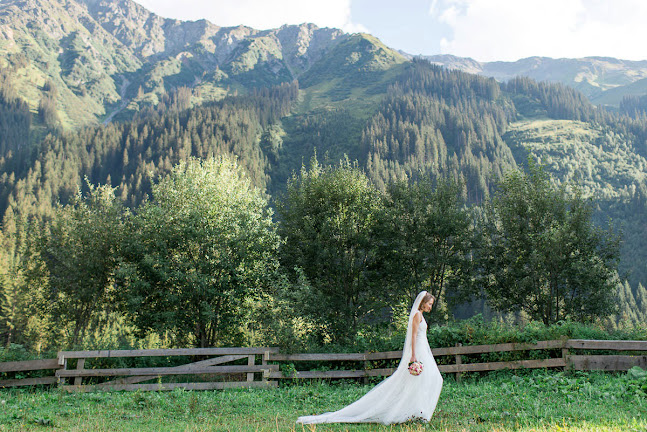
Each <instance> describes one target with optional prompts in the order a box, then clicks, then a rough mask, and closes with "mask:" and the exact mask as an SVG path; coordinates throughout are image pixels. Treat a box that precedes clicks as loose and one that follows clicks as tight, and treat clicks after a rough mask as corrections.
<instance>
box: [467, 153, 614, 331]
mask: <svg viewBox="0 0 647 432" xmlns="http://www.w3.org/2000/svg"><path fill="white" fill-rule="evenodd" d="M486 215H487V216H486V217H487V219H486V220H484V221H483V222H482V224H483V226H482V229H483V236H482V238H481V242H482V245H481V247H480V248H479V252H478V253H479V256H478V258H477V262H478V265H480V266H482V276H481V281H482V283H483V286H484V289H485V291H486V293H487V296H488V301H489V303H490V304H492V305H493V306H494V307H495V308H496V309H498V310H500V311H519V310H523V311H525V312H526V313H528V315H529V316H530V317H531V318H532V319H536V320H542V321H543V322H545V323H546V324H549V323H554V322H557V321H559V320H562V319H566V318H575V319H577V320H591V319H593V318H594V317H597V316H607V315H609V314H610V313H611V312H612V311H613V309H614V298H613V295H614V291H615V279H614V278H613V276H614V271H615V269H616V266H617V260H618V257H619V237H618V236H617V235H616V234H614V233H613V232H612V231H610V230H609V231H606V232H605V231H602V230H601V229H600V228H598V227H596V226H595V225H594V224H593V222H592V220H591V215H592V208H591V205H590V203H589V202H587V201H585V200H584V199H583V198H582V197H581V195H580V194H578V193H576V194H575V195H573V196H569V194H567V192H566V190H565V189H564V188H560V189H557V188H555V187H553V186H551V184H550V181H549V178H548V176H547V175H546V173H545V172H544V171H543V170H542V169H541V167H540V166H537V165H535V164H534V163H533V162H532V160H529V167H528V173H527V174H524V173H521V172H518V171H513V172H511V173H509V174H508V175H506V177H505V178H504V179H503V180H502V181H501V183H500V185H499V190H498V191H497V193H496V195H495V196H494V197H493V199H492V201H491V203H490V204H489V205H488V207H487V211H486Z"/></svg>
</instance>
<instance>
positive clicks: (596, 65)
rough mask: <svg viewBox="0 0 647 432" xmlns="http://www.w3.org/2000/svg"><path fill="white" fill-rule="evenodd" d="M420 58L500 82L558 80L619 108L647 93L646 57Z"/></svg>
mask: <svg viewBox="0 0 647 432" xmlns="http://www.w3.org/2000/svg"><path fill="white" fill-rule="evenodd" d="M421 57H422V58H424V59H426V60H427V61H429V62H431V63H433V64H438V65H442V66H445V67H448V68H451V69H458V70H461V71H464V72H468V73H476V74H480V75H484V76H489V77H493V78H495V79H496V80H498V81H507V80H509V79H511V78H514V77H516V76H526V77H529V78H532V79H534V80H536V81H550V82H559V83H562V84H565V85H568V86H570V87H573V88H574V89H576V90H578V91H580V92H582V93H583V94H585V95H586V96H587V97H588V98H589V99H590V100H591V102H593V103H594V104H602V105H610V106H614V107H617V106H618V105H619V103H620V101H621V100H622V97H623V96H629V95H634V96H635V95H642V94H645V93H646V92H647V84H646V83H647V81H641V80H643V79H645V78H647V60H644V61H630V60H619V59H615V58H610V57H584V58H577V59H568V58H560V59H553V58H549V57H529V58H525V59H521V60H517V61H514V62H504V61H495V62H479V61H476V60H474V59H471V58H465V57H456V56H452V55H433V56H421Z"/></svg>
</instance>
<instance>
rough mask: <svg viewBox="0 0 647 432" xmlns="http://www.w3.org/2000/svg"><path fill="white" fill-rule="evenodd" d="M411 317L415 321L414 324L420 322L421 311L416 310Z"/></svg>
mask: <svg viewBox="0 0 647 432" xmlns="http://www.w3.org/2000/svg"><path fill="white" fill-rule="evenodd" d="M413 319H414V321H415V322H416V324H420V321H422V312H421V311H416V313H415V314H414V315H413Z"/></svg>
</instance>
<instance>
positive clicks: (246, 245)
mask: <svg viewBox="0 0 647 432" xmlns="http://www.w3.org/2000/svg"><path fill="white" fill-rule="evenodd" d="M152 193H153V199H152V201H150V202H146V203H144V204H143V205H142V207H141V208H139V209H138V210H137V212H136V215H135V216H134V218H133V221H132V225H131V226H130V228H129V234H128V237H127V239H126V241H125V244H124V252H123V263H122V264H121V266H120V268H119V274H118V276H119V281H120V286H122V287H123V288H122V298H123V301H124V302H125V304H126V308H127V310H128V311H129V313H130V315H131V317H132V319H133V322H134V323H135V324H136V325H137V327H138V328H140V329H141V330H143V331H148V330H153V331H155V332H158V333H163V332H165V331H171V332H172V333H173V334H175V335H176V336H177V338H178V341H179V343H181V342H182V341H185V342H190V343H193V344H195V346H199V347H207V346H214V345H221V344H225V343H230V344H234V345H235V344H237V343H240V342H241V341H240V333H239V331H237V329H239V328H240V326H241V324H242V320H243V319H244V318H245V316H246V314H245V309H244V301H245V299H247V298H249V297H253V296H254V295H255V294H256V293H258V292H263V291H265V290H268V289H269V288H270V287H271V283H272V278H273V275H274V273H275V272H276V270H277V266H278V262H277V260H276V257H277V252H278V246H279V238H278V236H277V235H276V232H275V228H274V224H273V222H272V213H271V211H270V209H269V208H268V206H267V201H266V200H265V198H263V197H262V195H261V193H260V191H259V190H258V189H256V188H254V187H253V186H252V185H251V182H250V180H249V179H248V178H247V177H246V176H245V175H244V173H243V172H242V170H241V169H240V168H239V167H238V165H237V164H236V162H234V161H232V160H230V159H228V158H226V157H219V158H217V159H207V160H205V161H202V162H201V161H199V160H197V159H194V160H190V161H189V162H188V163H181V164H179V165H178V166H177V167H176V168H174V169H173V170H172V171H171V173H170V174H169V175H168V176H166V177H164V178H162V179H161V180H160V181H159V183H157V184H155V185H154V186H153V191H152Z"/></svg>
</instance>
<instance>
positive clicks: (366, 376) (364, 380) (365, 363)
mask: <svg viewBox="0 0 647 432" xmlns="http://www.w3.org/2000/svg"><path fill="white" fill-rule="evenodd" d="M367 354H368V351H364V379H363V380H362V381H363V382H364V385H367V384H368V374H367V372H368V360H366V355H367Z"/></svg>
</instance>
